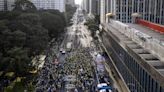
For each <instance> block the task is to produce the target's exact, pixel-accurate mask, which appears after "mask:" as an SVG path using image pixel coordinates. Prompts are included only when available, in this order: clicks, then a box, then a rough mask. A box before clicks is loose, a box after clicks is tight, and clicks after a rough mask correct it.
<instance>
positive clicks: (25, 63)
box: [7, 47, 30, 75]
mask: <svg viewBox="0 0 164 92" xmlns="http://www.w3.org/2000/svg"><path fill="white" fill-rule="evenodd" d="M7 54H8V56H9V57H10V58H9V59H8V66H7V69H8V71H13V72H15V73H16V75H22V74H26V73H27V72H28V71H29V65H30V62H29V61H30V58H29V57H28V55H27V49H23V48H19V47H14V48H12V49H10V50H9V51H8V52H7Z"/></svg>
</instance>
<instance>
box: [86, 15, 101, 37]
mask: <svg viewBox="0 0 164 92" xmlns="http://www.w3.org/2000/svg"><path fill="white" fill-rule="evenodd" d="M99 24H100V21H99V16H98V15H96V16H95V18H94V19H91V18H88V19H87V21H86V22H85V24H84V25H86V26H87V27H88V29H89V30H90V32H91V36H92V37H93V38H94V39H97V37H96V31H97V30H99Z"/></svg>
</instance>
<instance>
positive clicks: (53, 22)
mask: <svg viewBox="0 0 164 92" xmlns="http://www.w3.org/2000/svg"><path fill="white" fill-rule="evenodd" d="M40 16H41V22H42V26H43V27H44V28H46V29H48V33H49V36H50V37H51V38H53V37H55V38H57V36H59V34H60V33H61V32H63V31H64V21H63V20H62V18H61V17H60V16H58V15H54V14H51V13H48V12H43V13H41V14H40Z"/></svg>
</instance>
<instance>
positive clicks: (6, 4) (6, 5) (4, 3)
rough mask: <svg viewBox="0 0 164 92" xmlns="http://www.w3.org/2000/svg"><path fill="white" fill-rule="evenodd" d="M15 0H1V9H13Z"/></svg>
mask: <svg viewBox="0 0 164 92" xmlns="http://www.w3.org/2000/svg"><path fill="white" fill-rule="evenodd" d="M14 2H15V0H0V11H11V10H12V9H13V8H14Z"/></svg>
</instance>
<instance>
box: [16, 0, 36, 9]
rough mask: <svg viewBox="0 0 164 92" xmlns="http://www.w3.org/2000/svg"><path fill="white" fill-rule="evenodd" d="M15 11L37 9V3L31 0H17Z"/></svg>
mask: <svg viewBox="0 0 164 92" xmlns="http://www.w3.org/2000/svg"><path fill="white" fill-rule="evenodd" d="M14 11H30V12H31V11H36V7H35V5H34V4H33V3H32V2H30V1H29V0H16V2H15V7H14Z"/></svg>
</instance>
